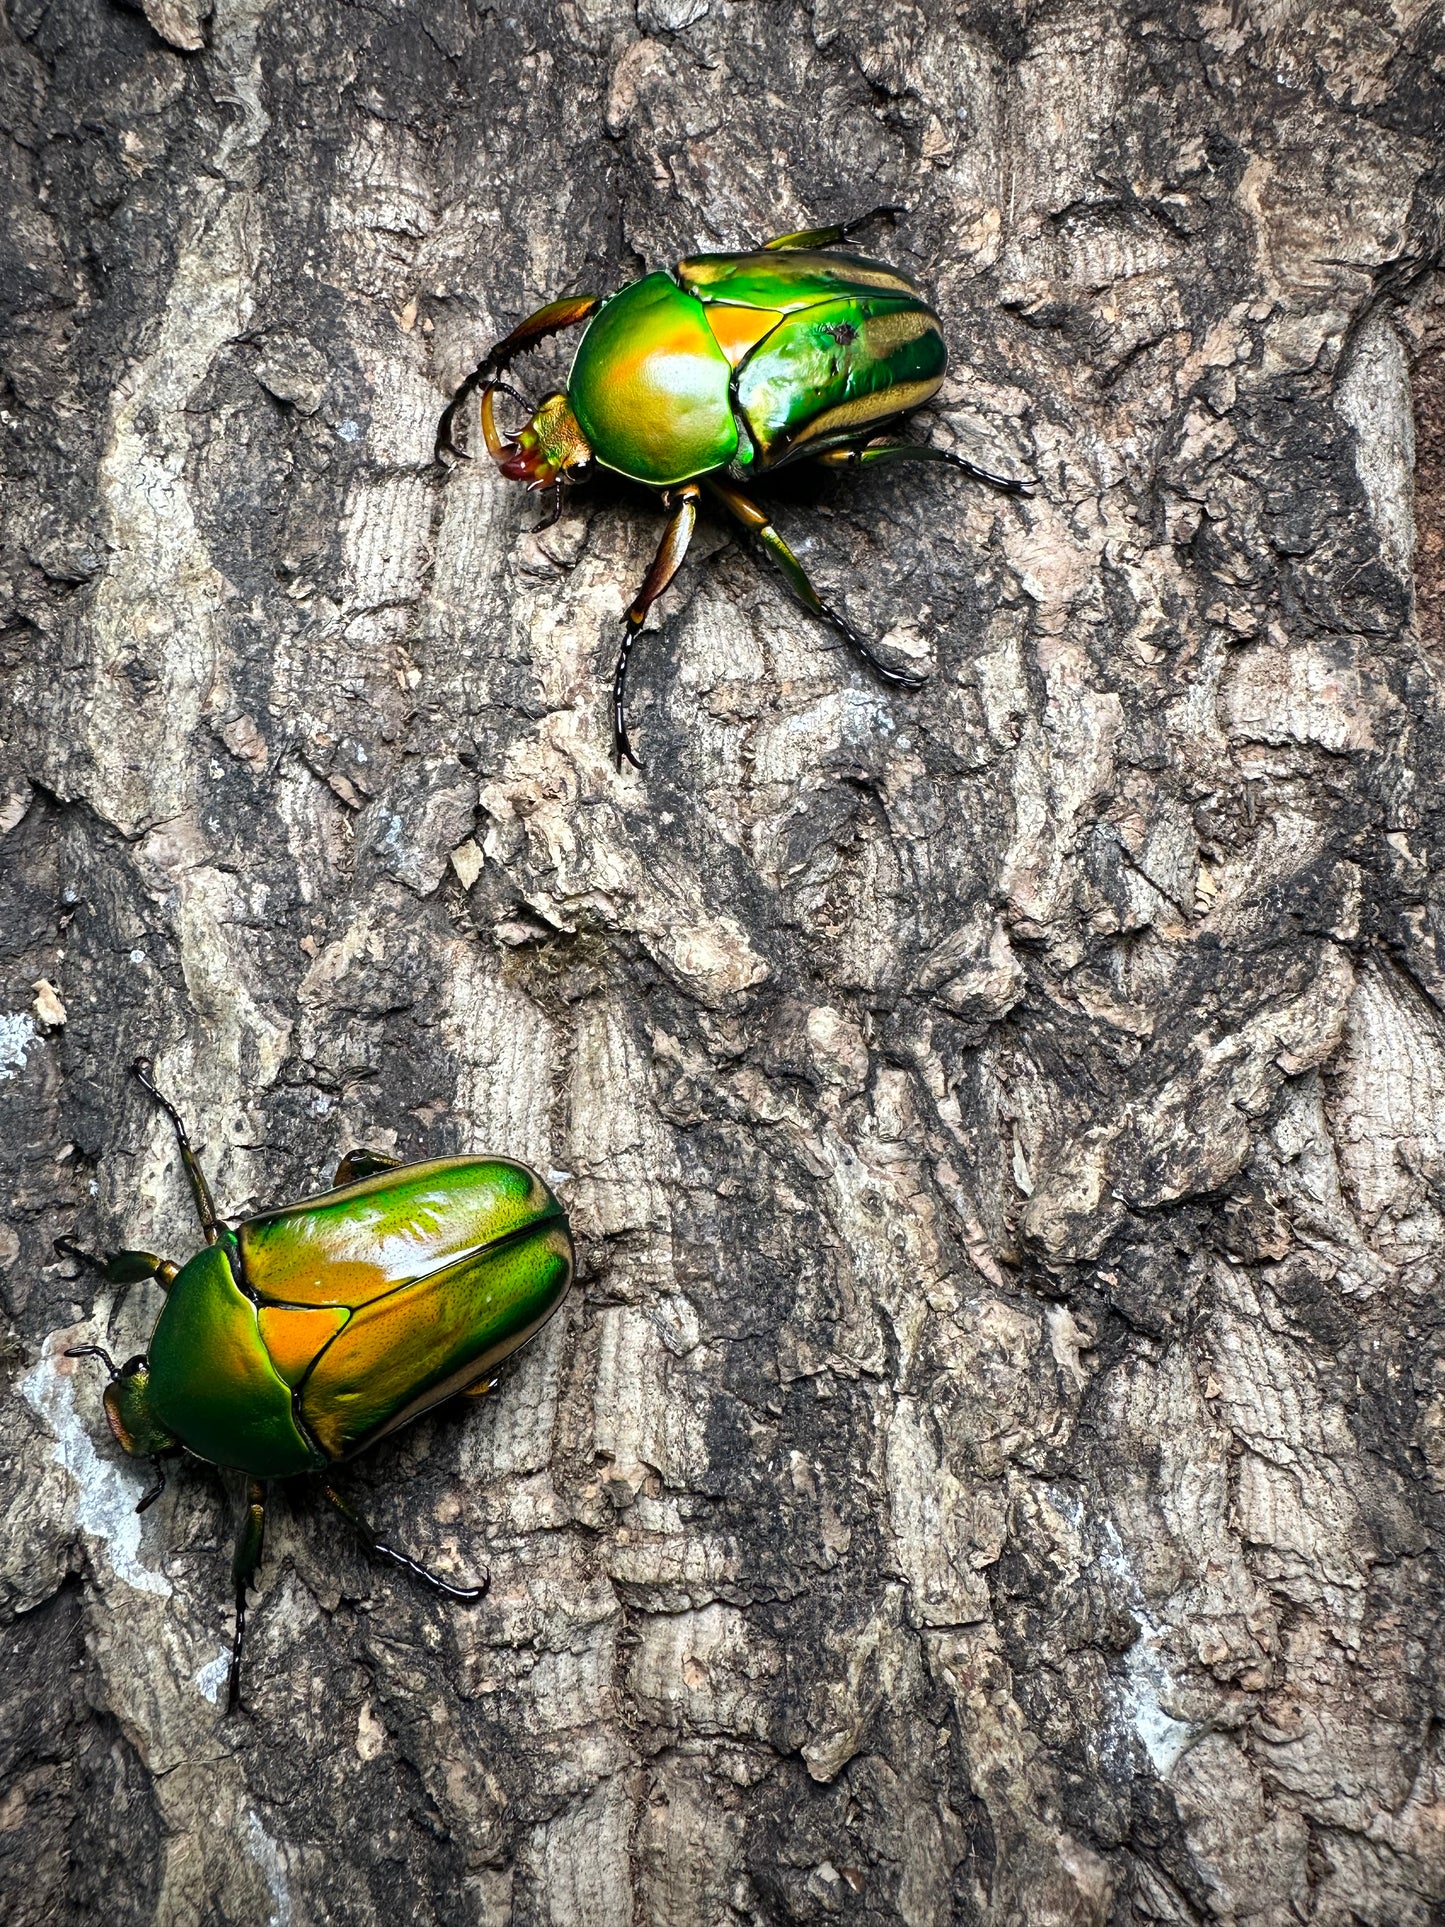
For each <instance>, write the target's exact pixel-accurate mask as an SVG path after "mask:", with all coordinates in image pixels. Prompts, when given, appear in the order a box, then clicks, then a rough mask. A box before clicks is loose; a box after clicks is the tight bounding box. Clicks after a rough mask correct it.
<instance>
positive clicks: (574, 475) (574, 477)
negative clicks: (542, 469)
mask: <svg viewBox="0 0 1445 1927" xmlns="http://www.w3.org/2000/svg"><path fill="white" fill-rule="evenodd" d="M562 473H563V474H564V475H565V476H566V478H567V480H568V481H569V482H585V481H586V480H587V477H588V476H589V475H590V474H591V473H592V457H591V456H590V455H581V456H579V457H578V458H577V460H576V461H575V462H569V463H568V464H567V466H566V468H564V469H563V471H562Z"/></svg>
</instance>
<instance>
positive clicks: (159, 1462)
mask: <svg viewBox="0 0 1445 1927" xmlns="http://www.w3.org/2000/svg"><path fill="white" fill-rule="evenodd" d="M151 1465H152V1467H153V1468H154V1470H155V1475H156V1482H155V1484H154V1485H153V1486H149V1487H148V1488H147V1489H146V1490H145V1491H144V1492H143V1493H142V1494H141V1496H140V1500H139V1502H138V1504H137V1505H136V1511H137V1512H148V1511H149V1510H150V1508H151V1507H152V1506H153V1505H154V1504H155V1502H156V1500H157V1499H158V1498H159V1497H160V1496H161V1494H162V1493H163V1492H164V1491H165V1489H166V1466H165V1460H164V1459H163V1458H162V1457H161V1455H160V1454H159V1452H153V1453H152V1454H151Z"/></svg>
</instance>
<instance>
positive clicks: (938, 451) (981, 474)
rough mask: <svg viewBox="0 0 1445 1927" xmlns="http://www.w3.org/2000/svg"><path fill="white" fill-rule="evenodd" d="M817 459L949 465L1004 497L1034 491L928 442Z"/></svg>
mask: <svg viewBox="0 0 1445 1927" xmlns="http://www.w3.org/2000/svg"><path fill="white" fill-rule="evenodd" d="M814 459H815V460H816V462H817V464H818V466H819V468H871V467H872V466H873V465H874V464H875V463H878V462H946V463H947V464H948V466H949V467H950V468H960V469H962V470H963V472H964V474H965V475H971V476H972V477H973V479H974V480H975V481H976V482H987V483H988V485H989V487H990V488H996V489H999V490H1000V491H1001V492H1002V493H1003V494H1005V495H1032V494H1033V492H1034V485H1033V483H1032V482H1022V481H1019V480H1018V478H1017V477H1016V476H1013V475H997V474H995V473H994V471H993V470H992V469H988V468H980V467H979V465H978V463H977V462H970V461H966V460H965V459H964V457H963V456H962V455H955V454H954V453H953V451H952V450H951V449H948V448H934V447H933V446H932V445H931V444H930V443H928V442H872V443H863V444H856V443H855V444H854V445H852V446H850V447H847V448H830V449H829V450H828V451H827V453H826V454H824V455H818V456H816V457H815V458H814Z"/></svg>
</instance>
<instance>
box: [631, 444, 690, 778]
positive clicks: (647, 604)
mask: <svg viewBox="0 0 1445 1927" xmlns="http://www.w3.org/2000/svg"><path fill="white" fill-rule="evenodd" d="M662 499H663V502H664V503H665V504H666V505H667V506H668V507H669V508H672V505H673V503H674V502H676V504H677V506H676V508H674V509H673V512H672V520H671V521H670V522H669V523H668V525H667V528H666V531H665V532H664V534H663V538H662V541H661V543H660V544H659V545H658V550H657V554H656V555H655V556H654V557H653V561H652V567H651V568H650V569H649V570H648V571H647V580H646V581H645V582H644V583H643V585H642V587H641V588H640V589H639V590H638V592H637V598H636V600H635V601H634V602H633V605H632V607H631V608H630V609H629V610H628V611H627V614H626V616H625V617H624V618H623V620H624V622H625V623H626V625H627V627H626V629H625V630H624V632H623V636H622V647H621V649H620V650H619V651H618V653H617V667H616V668H615V669H614V670H613V672H612V760H613V762H614V763H615V764H616V766H617V768H618V769H619V770H620V769H621V768H622V759H623V757H624V756H625V757H626V758H627V760H628V762H629V763H631V765H632V767H633V768H634V769H641V768H642V765H641V763H639V762H638V760H637V758H636V757H635V756H634V755H633V753H632V745H631V743H630V742H629V741H628V739H627V718H626V714H625V702H626V695H627V658H628V656H629V655H630V654H631V653H632V645H633V643H634V642H635V641H636V640H637V635H638V631H639V630H640V629H641V627H642V625H643V623H644V622H646V620H647V612H648V610H649V609H650V608H651V607H652V605H653V603H654V602H656V600H657V598H658V597H659V596H660V595H661V594H662V592H663V590H664V589H665V588H666V587H667V585H668V583H669V582H671V580H672V578H673V577H674V576H675V575H676V574H677V572H678V570H679V569H680V568H681V567H682V559H683V557H684V556H685V555H686V554H687V545H688V543H689V542H690V541H691V540H692V530H693V524H694V523H695V522H696V521H697V500H698V490H697V484H696V483H695V482H689V483H687V485H686V486H685V487H683V488H679V489H673V490H671V491H670V492H669V493H668V494H666V495H664V496H663V498H662Z"/></svg>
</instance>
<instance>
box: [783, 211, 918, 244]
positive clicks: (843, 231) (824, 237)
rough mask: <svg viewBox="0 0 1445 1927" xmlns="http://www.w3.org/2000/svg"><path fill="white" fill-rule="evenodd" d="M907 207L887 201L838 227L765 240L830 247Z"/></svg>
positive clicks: (807, 229)
mask: <svg viewBox="0 0 1445 1927" xmlns="http://www.w3.org/2000/svg"><path fill="white" fill-rule="evenodd" d="M907 212H908V209H907V208H906V207H899V205H898V204H897V202H896V201H885V202H884V204H883V206H882V207H874V208H870V209H869V210H868V212H867V213H866V214H860V215H859V216H858V218H857V220H856V221H844V222H842V223H841V224H840V225H839V226H837V227H810V228H803V229H801V230H800V232H799V233H797V234H780V235H779V236H778V237H777V239H776V240H775V241H764V243H763V246H764V247H765V248H776V249H783V248H830V247H832V246H833V244H834V242H835V241H842V240H845V239H846V238H847V236H848V235H850V234H856V233H857V232H858V230H859V228H860V227H867V225H868V223H869V222H870V221H877V220H881V219H882V217H883V216H884V215H885V214H886V215H888V216H889V217H890V218H891V217H892V216H893V215H895V214H906V213H907Z"/></svg>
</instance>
